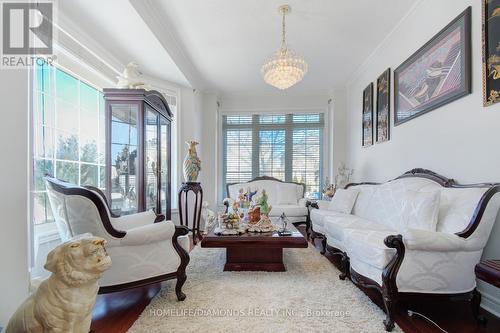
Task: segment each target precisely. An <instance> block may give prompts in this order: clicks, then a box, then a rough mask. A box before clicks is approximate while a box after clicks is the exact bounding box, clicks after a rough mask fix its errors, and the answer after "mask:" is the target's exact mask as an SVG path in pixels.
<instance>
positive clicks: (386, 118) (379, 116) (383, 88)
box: [375, 68, 391, 142]
mask: <svg viewBox="0 0 500 333" xmlns="http://www.w3.org/2000/svg"><path fill="white" fill-rule="evenodd" d="M390 100H391V69H390V68H388V69H387V70H386V71H385V72H384V73H382V75H380V76H379V77H378V79H377V112H376V115H375V123H376V124H377V125H376V126H375V128H376V135H375V137H376V138H377V142H385V141H389V129H390V127H391V124H390V119H391V118H390V105H391V102H390Z"/></svg>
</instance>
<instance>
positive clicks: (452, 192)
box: [437, 187, 487, 233]
mask: <svg viewBox="0 0 500 333" xmlns="http://www.w3.org/2000/svg"><path fill="white" fill-rule="evenodd" d="M486 190H487V188H484V187H483V188H443V189H442V190H441V204H440V209H439V219H438V225H437V231H442V232H448V233H456V232H460V231H463V230H464V229H465V228H466V227H467V226H468V225H469V222H470V220H471V218H472V215H473V214H474V210H475V209H476V206H477V204H478V202H479V200H480V199H481V197H482V196H483V194H484V192H486Z"/></svg>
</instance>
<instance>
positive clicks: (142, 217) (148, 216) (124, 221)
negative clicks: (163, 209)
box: [111, 210, 156, 231]
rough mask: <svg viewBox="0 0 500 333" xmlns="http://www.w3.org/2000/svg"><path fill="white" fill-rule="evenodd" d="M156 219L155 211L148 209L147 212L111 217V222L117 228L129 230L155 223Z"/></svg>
mask: <svg viewBox="0 0 500 333" xmlns="http://www.w3.org/2000/svg"><path fill="white" fill-rule="evenodd" d="M155 219H156V214H155V212H153V211H152V210H148V211H146V212H141V213H136V214H130V215H123V216H120V217H117V218H111V224H112V225H113V227H114V228H115V229H119V230H124V231H127V230H129V229H133V228H137V227H141V226H145V225H148V224H153V223H154V221H155Z"/></svg>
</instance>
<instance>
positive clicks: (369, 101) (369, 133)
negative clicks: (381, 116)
mask: <svg viewBox="0 0 500 333" xmlns="http://www.w3.org/2000/svg"><path fill="white" fill-rule="evenodd" d="M372 144H373V83H370V84H369V85H368V87H366V88H365V90H363V147H369V146H371V145H372Z"/></svg>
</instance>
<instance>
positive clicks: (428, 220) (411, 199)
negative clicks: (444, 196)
mask: <svg viewBox="0 0 500 333" xmlns="http://www.w3.org/2000/svg"><path fill="white" fill-rule="evenodd" d="M440 196H441V192H440V191H439V190H436V191H432V192H417V191H412V190H408V191H406V193H405V195H404V200H403V208H402V214H401V215H402V216H401V225H400V228H399V229H400V230H402V231H403V230H406V229H408V228H411V229H419V230H428V231H436V225H437V221H438V214H439V202H440Z"/></svg>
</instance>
